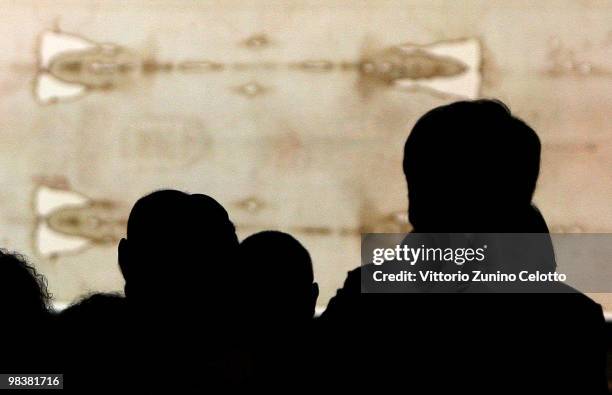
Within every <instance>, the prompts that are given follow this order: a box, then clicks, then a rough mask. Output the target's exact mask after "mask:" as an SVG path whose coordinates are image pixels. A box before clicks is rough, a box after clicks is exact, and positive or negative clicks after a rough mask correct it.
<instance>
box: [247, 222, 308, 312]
mask: <svg viewBox="0 0 612 395" xmlns="http://www.w3.org/2000/svg"><path fill="white" fill-rule="evenodd" d="M240 262H241V265H242V267H243V276H244V278H245V279H246V281H247V282H248V289H249V293H250V294H249V295H248V296H247V297H248V299H249V300H248V301H247V302H248V303H249V305H250V306H251V308H252V309H254V310H252V311H251V312H250V313H252V314H255V316H256V317H259V318H260V319H262V320H270V321H272V322H287V323H291V322H305V321H308V320H310V319H312V317H313V315H314V309H315V305H316V302H317V297H318V296H319V287H318V285H317V283H315V282H314V275H313V270H312V261H311V259H310V254H308V251H307V250H306V248H304V246H303V245H302V244H301V243H300V242H299V241H297V240H296V239H295V238H293V237H292V236H291V235H289V234H287V233H282V232H276V231H266V232H260V233H256V234H254V235H252V236H249V237H247V238H246V239H245V240H243V241H242V243H241V244H240Z"/></svg>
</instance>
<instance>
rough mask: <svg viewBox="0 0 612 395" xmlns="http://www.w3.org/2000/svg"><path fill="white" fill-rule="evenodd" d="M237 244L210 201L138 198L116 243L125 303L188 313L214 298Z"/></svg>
mask: <svg viewBox="0 0 612 395" xmlns="http://www.w3.org/2000/svg"><path fill="white" fill-rule="evenodd" d="M237 248H238V239H237V237H236V232H235V228H234V225H233V224H232V222H231V221H230V219H229V217H228V215H227V212H226V211H225V209H224V208H223V207H222V206H221V205H220V204H219V203H218V202H217V201H216V200H214V199H213V198H211V197H209V196H206V195H200V194H187V193H184V192H180V191H175V190H162V191H157V192H153V193H151V194H149V195H147V196H144V197H142V198H141V199H139V200H138V201H137V202H136V204H135V205H134V207H133V208H132V211H131V213H130V216H129V218H128V224H127V238H125V239H123V240H121V242H120V244H119V264H120V267H121V271H122V273H123V276H124V278H125V281H126V285H125V293H126V297H127V299H128V301H130V302H135V303H136V304H138V305H143V304H144V305H148V306H151V307H169V306H170V305H172V306H173V307H172V308H173V309H174V310H177V309H178V308H179V306H178V305H177V304H176V303H175V302H176V301H180V306H181V307H185V308H190V307H191V306H192V305H194V304H201V303H202V301H203V299H205V298H209V297H211V296H212V297H219V296H220V295H219V292H221V294H223V292H224V291H226V290H225V289H224V286H225V285H226V282H225V281H229V280H227V278H226V277H225V275H226V273H227V272H228V271H229V270H230V268H229V266H230V265H231V263H232V262H233V261H234V259H235V254H236V253H237Z"/></svg>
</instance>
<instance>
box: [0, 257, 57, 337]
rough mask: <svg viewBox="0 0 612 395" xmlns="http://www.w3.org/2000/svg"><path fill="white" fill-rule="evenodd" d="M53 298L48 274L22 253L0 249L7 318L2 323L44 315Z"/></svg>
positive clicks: (1, 303)
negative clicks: (45, 276) (33, 264)
mask: <svg viewBox="0 0 612 395" xmlns="http://www.w3.org/2000/svg"><path fill="white" fill-rule="evenodd" d="M50 299H51V297H50V294H49V292H48V290H47V284H46V280H45V278H44V277H43V276H42V275H41V274H39V273H38V272H37V271H36V269H34V267H33V266H31V265H29V264H28V262H27V261H26V260H25V258H24V257H23V256H21V255H18V254H11V253H9V252H7V251H5V250H0V309H1V310H2V314H3V317H5V318H6V320H5V324H3V326H5V327H7V326H10V325H13V324H14V325H20V324H21V323H22V322H23V321H26V322H32V321H35V320H38V319H43V318H44V317H46V315H47V312H48V310H47V308H48V305H49V302H50Z"/></svg>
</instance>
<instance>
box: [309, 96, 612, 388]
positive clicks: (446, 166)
mask: <svg viewBox="0 0 612 395" xmlns="http://www.w3.org/2000/svg"><path fill="white" fill-rule="evenodd" d="M540 151H541V144H540V141H539V138H538V136H537V134H536V133H535V132H534V131H533V129H531V128H530V127H529V126H528V125H527V124H525V123H524V122H523V121H521V120H520V119H518V118H516V117H515V116H513V115H512V114H511V112H510V110H509V109H508V108H507V107H506V106H505V105H504V104H503V103H501V102H499V101H495V100H476V101H462V102H456V103H452V104H449V105H445V106H441V107H438V108H435V109H433V110H431V111H429V112H428V113H426V114H425V115H424V116H422V117H421V118H420V119H419V120H418V122H417V123H416V124H415V125H414V127H413V129H412V132H411V133H410V136H409V137H408V139H407V141H406V145H405V147H404V161H403V168H404V174H405V175H406V181H407V184H408V197H409V209H408V214H409V220H410V223H411V224H412V226H413V229H414V232H429V233H446V232H448V233H451V232H455V233H547V232H548V228H547V226H546V222H545V221H544V218H543V217H542V216H541V215H540V213H539V211H538V210H537V208H536V207H535V206H534V205H533V204H532V197H533V193H534V190H535V186H536V182H537V178H538V174H539V166H540ZM570 209H571V208H570ZM547 264H548V263H547ZM369 267H370V265H366V266H363V267H361V268H359V269H356V270H354V271H352V272H350V273H349V274H348V277H347V279H346V281H345V284H344V286H343V288H342V289H339V290H338V292H337V294H336V296H335V297H334V298H333V299H332V300H331V301H330V302H329V305H328V307H327V309H326V311H325V312H324V314H323V315H322V317H321V318H320V322H319V323H320V325H321V329H322V331H321V338H322V340H323V344H325V345H327V347H326V348H327V349H328V350H329V351H328V354H327V356H326V357H325V358H323V361H325V362H327V363H326V366H325V367H324V368H322V371H328V372H330V373H329V374H328V375H327V376H326V378H327V379H329V380H331V381H333V382H334V383H335V385H336V386H338V387H340V388H343V389H345V390H347V389H353V388H361V389H367V388H369V389H373V390H377V391H378V392H381V393H385V392H391V391H394V392H396V391H398V390H403V391H406V392H409V391H412V392H414V393H445V392H446V393H449V392H453V393H496V392H514V393H575V394H602V393H607V382H606V355H605V340H604V331H605V329H604V326H605V321H604V317H603V313H602V309H601V306H599V305H598V304H596V303H595V302H593V301H592V300H591V299H589V298H587V297H586V296H584V295H582V294H580V293H578V292H575V291H574V292H570V291H569V290H567V289H565V288H569V287H564V286H563V285H562V284H559V285H558V286H559V287H560V288H562V290H566V291H567V292H553V293H538V294H534V293H504V292H493V293H433V292H422V293H409V294H397V293H396V294H389V293H387V294H384V293H376V294H374V293H373V294H362V293H361V282H360V278H361V275H362V273H364V270H368V268H369ZM329 361H332V362H329Z"/></svg>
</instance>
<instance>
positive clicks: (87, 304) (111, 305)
mask: <svg viewBox="0 0 612 395" xmlns="http://www.w3.org/2000/svg"><path fill="white" fill-rule="evenodd" d="M124 314H125V298H124V297H122V296H121V295H119V294H113V293H96V294H92V295H89V296H86V297H84V298H82V299H80V300H79V301H78V302H76V303H73V304H71V305H70V306H68V307H67V308H66V309H64V310H62V311H61V312H60V314H59V320H60V321H61V322H62V324H63V326H64V327H68V328H69V329H70V330H71V331H73V332H78V333H80V334H82V333H83V332H82V330H87V331H96V332H99V333H103V332H104V331H107V330H109V329H112V330H113V332H115V331H117V330H118V328H117V324H118V321H119V319H120V317H122V316H123V315H124ZM85 336H88V335H86V334H85Z"/></svg>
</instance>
